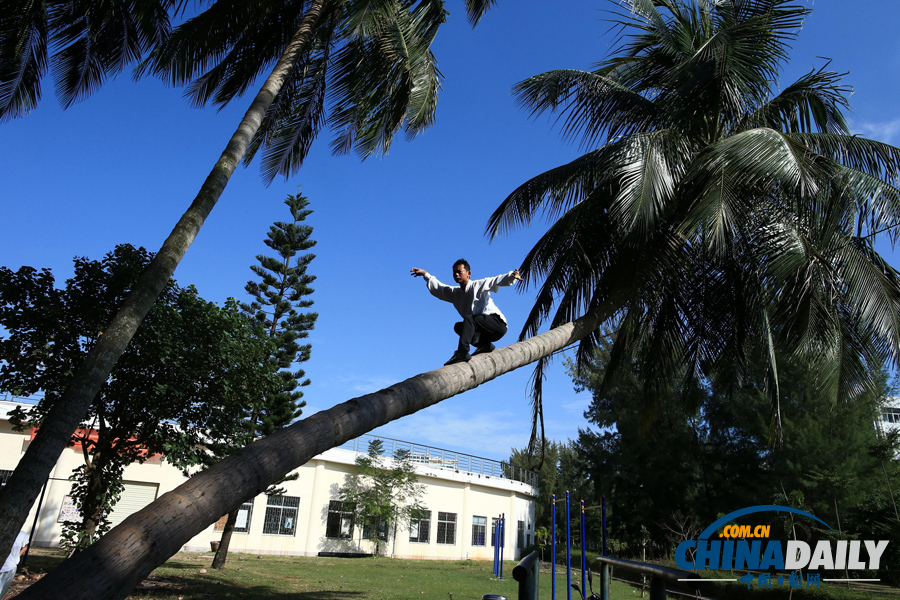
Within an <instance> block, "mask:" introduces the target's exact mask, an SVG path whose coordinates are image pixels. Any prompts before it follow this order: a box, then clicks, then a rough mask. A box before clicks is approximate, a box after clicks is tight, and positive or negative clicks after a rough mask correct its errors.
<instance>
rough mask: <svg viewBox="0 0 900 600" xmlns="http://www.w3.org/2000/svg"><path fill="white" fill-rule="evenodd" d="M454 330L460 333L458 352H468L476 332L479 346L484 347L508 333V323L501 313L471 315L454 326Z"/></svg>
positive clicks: (477, 345)
mask: <svg viewBox="0 0 900 600" xmlns="http://www.w3.org/2000/svg"><path fill="white" fill-rule="evenodd" d="M453 331H455V332H456V333H458V334H459V347H458V348H457V350H456V351H457V352H468V351H469V346H471V345H472V340H473V339H475V334H476V333H477V334H478V343H477V344H475V346H476V347H478V348H483V347H485V346H487V345H488V344H490V343H492V342H496V341H497V340H499V339H500V338H502V337H503V336H504V335H506V323H505V322H504V321H503V319H501V318H500V316H499V315H470V316H468V317H463V320H462V321H460V322H459V323H457V324H456V325H454V326H453Z"/></svg>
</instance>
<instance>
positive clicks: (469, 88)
mask: <svg viewBox="0 0 900 600" xmlns="http://www.w3.org/2000/svg"><path fill="white" fill-rule="evenodd" d="M611 6H612V4H610V3H609V2H606V1H604V0H575V1H561V2H555V3H547V2H542V1H538V0H499V2H498V6H497V7H496V8H495V9H494V10H492V11H491V12H489V13H488V15H487V16H486V17H485V19H484V21H483V22H482V24H481V25H480V26H479V27H478V28H477V29H475V30H471V29H470V28H469V27H468V25H467V24H466V20H465V15H464V11H463V2H462V0H451V1H449V2H448V7H449V8H450V11H451V15H450V18H449V21H448V23H447V24H446V25H445V26H444V27H443V28H442V30H441V32H440V34H439V38H438V41H437V44H436V47H435V53H436V55H437V57H438V60H439V65H440V68H441V71H442V72H443V73H444V75H445V77H446V78H445V80H444V85H443V91H442V93H441V96H440V101H439V104H438V119H437V124H436V125H435V126H434V127H433V128H432V129H431V130H429V131H427V132H426V133H425V134H423V135H421V136H419V138H417V139H416V140H414V141H413V142H406V141H404V140H403V139H402V137H401V138H399V139H398V140H396V142H395V144H394V146H393V148H392V149H391V152H390V154H389V156H388V157H387V158H385V159H370V160H368V161H366V162H365V163H360V162H359V160H358V159H357V158H355V157H354V156H343V157H332V156H331V155H330V153H329V148H328V142H329V137H328V135H327V134H326V135H324V136H322V137H321V138H320V139H319V140H318V142H317V143H316V145H315V147H314V149H313V151H312V154H311V155H310V157H309V159H308V161H307V163H306V165H305V166H304V167H303V169H302V170H301V172H300V173H299V174H298V175H297V176H295V177H294V178H293V179H292V180H291V181H289V182H284V181H281V180H279V181H276V182H275V183H273V184H272V185H271V186H269V187H265V186H264V185H263V184H262V183H261V180H260V177H259V175H258V165H257V164H254V165H252V166H251V167H250V168H249V169H243V168H241V169H239V170H238V172H237V173H236V174H235V176H234V177H233V179H232V181H231V183H230V184H229V186H228V188H227V190H226V192H225V194H224V195H223V196H222V199H221V200H220V202H219V205H218V206H217V207H216V209H215V210H214V211H213V213H212V215H211V217H210V218H209V220H208V221H207V223H206V225H205V226H204V228H203V230H202V231H201V233H200V235H199V237H198V239H197V241H196V242H195V243H194V245H193V247H192V248H191V249H190V251H189V252H188V254H187V257H186V258H185V260H184V262H183V263H182V264H181V266H180V267H179V268H178V270H177V271H176V274H175V277H176V279H177V280H178V282H179V283H180V284H182V285H187V284H194V285H196V286H197V287H198V289H199V290H200V293H201V295H202V296H203V297H205V298H207V299H209V300H215V301H222V300H224V299H225V298H227V297H229V296H234V297H238V298H240V299H244V292H243V286H244V284H245V283H246V281H247V280H248V279H250V278H251V273H250V270H249V265H250V264H251V263H253V262H254V256H255V255H256V254H259V253H261V252H265V251H266V250H267V249H266V247H265V246H264V245H263V242H262V240H263V238H264V236H265V234H266V232H267V230H268V227H269V225H270V224H271V223H272V222H273V221H275V220H281V219H285V218H286V216H287V211H286V207H285V206H284V205H283V200H284V198H285V197H286V195H287V194H291V193H296V192H297V189H298V186H302V192H303V193H304V194H305V195H306V196H308V197H309V199H310V202H311V208H312V209H313V210H314V211H315V212H314V213H313V215H311V217H310V218H309V219H308V223H309V224H310V225H312V226H313V227H314V228H315V234H314V237H315V239H316V240H318V246H317V247H316V249H315V252H316V254H317V258H316V259H315V261H313V263H312V265H311V267H310V272H311V273H312V274H314V275H316V276H317V277H318V280H317V281H316V284H315V288H316V292H315V295H314V296H313V298H314V300H315V302H316V305H315V308H316V310H318V312H319V321H318V325H317V327H316V330H315V331H314V332H313V333H312V335H311V338H310V341H311V342H312V344H313V353H312V359H311V360H310V361H309V362H308V363H306V364H305V365H304V368H305V369H306V371H307V374H308V375H309V377H310V378H311V379H312V385H311V386H309V387H308V388H306V390H305V394H306V398H305V399H306V400H307V402H308V407H307V409H306V414H310V413H312V412H314V411H316V410H320V409H323V408H327V407H329V406H332V405H334V404H336V403H338V402H342V401H344V400H347V399H349V398H352V397H355V396H358V395H360V394H362V393H366V392H369V391H374V390H377V389H380V388H382V387H385V386H387V385H390V384H391V383H394V382H397V381H400V380H402V379H405V378H407V377H410V376H412V375H415V374H417V373H420V372H423V371H427V370H430V369H434V368H437V367H439V366H441V365H442V364H443V362H444V361H445V360H446V359H447V358H449V356H450V354H451V353H452V351H453V349H454V348H455V345H456V340H455V336H454V334H453V331H452V325H453V323H454V321H455V320H456V314H455V311H454V310H453V308H452V306H450V305H449V304H446V303H443V302H439V301H438V300H436V299H434V298H432V297H431V296H430V295H429V294H428V293H427V291H426V290H425V286H424V284H423V282H422V280H421V279H413V278H411V277H410V276H409V269H410V267H414V266H415V267H420V268H424V269H427V270H429V271H430V272H432V273H435V274H436V275H438V276H439V277H441V278H442V279H443V280H444V281H446V282H450V281H451V277H450V267H451V264H452V263H453V261H454V260H455V259H457V258H459V257H464V258H466V259H468V260H469V262H470V263H471V264H472V269H473V277H476V278H477V277H483V276H489V275H496V274H498V273H500V272H504V271H507V270H510V269H512V268H514V267H516V266H518V265H519V264H520V261H521V259H522V257H523V256H524V255H525V253H526V252H527V250H528V249H529V248H530V247H531V244H532V243H533V242H534V241H535V240H536V239H537V237H538V235H539V234H540V230H541V228H540V227H538V228H535V229H533V230H529V231H522V232H518V233H515V234H513V235H511V236H509V237H506V238H503V239H500V240H497V241H495V242H494V243H488V241H487V240H486V238H485V237H484V235H483V231H484V226H485V223H486V221H487V218H488V216H489V215H490V213H491V212H492V211H493V210H494V208H496V206H497V205H498V204H499V203H500V202H501V201H502V200H503V198H505V197H506V195H507V194H508V193H509V192H511V191H512V190H513V189H514V188H515V187H516V186H517V185H519V184H520V183H522V182H523V181H525V180H526V179H528V178H529V177H531V176H533V175H535V174H537V173H539V172H541V171H543V170H546V169H548V168H551V167H554V166H557V165H559V164H562V163H563V162H565V161H567V160H570V159H571V158H573V157H575V156H577V155H578V154H579V153H580V152H579V149H578V148H575V147H572V146H569V145H566V144H564V143H562V142H561V141H560V140H559V138H558V136H557V135H556V131H555V130H553V129H552V127H551V123H550V122H549V120H548V119H546V118H541V119H537V120H534V119H530V118H529V116H528V115H527V114H526V113H525V112H523V111H521V110H520V109H518V108H517V107H516V105H515V103H514V101H513V99H512V96H511V94H510V88H511V86H512V85H513V84H515V83H516V82H518V81H520V80H522V79H524V78H526V77H528V76H530V75H534V74H537V73H540V72H543V71H546V70H549V69H554V68H582V69H588V68H590V67H591V66H592V65H593V64H594V63H596V62H598V61H599V60H601V59H603V58H604V57H605V56H606V54H607V52H608V51H609V50H610V44H611V42H612V37H611V36H610V35H609V25H608V23H606V22H605V21H604V19H605V18H607V17H608V13H606V12H605V11H606V10H607V9H609V8H610V7H611ZM811 6H812V7H813V8H814V9H815V10H814V12H813V14H812V15H811V16H810V17H809V18H808V19H807V22H806V24H805V25H804V27H803V30H802V31H801V33H800V38H799V40H798V41H797V42H796V43H795V44H794V52H793V60H792V62H791V64H790V67H789V68H788V70H787V71H786V73H785V77H784V82H785V83H787V82H789V81H790V80H792V79H794V78H796V77H797V76H798V75H799V74H801V73H803V72H806V71H808V70H810V69H813V68H818V67H820V66H822V65H823V64H824V62H825V61H824V59H823V58H822V57H827V58H830V59H832V63H831V65H832V68H834V69H835V70H838V71H841V72H848V73H849V74H848V76H847V77H846V80H845V81H846V82H847V83H848V84H850V85H852V86H853V88H854V94H853V96H852V97H851V103H852V108H853V113H852V114H851V115H850V117H851V120H852V123H853V127H854V129H855V131H856V132H857V133H859V134H861V135H865V136H869V137H875V138H878V139H881V140H883V141H886V142H890V143H893V144H900V115H898V112H897V110H896V108H895V106H896V98H897V97H898V92H900V77H898V71H900V69H898V67H900V38H898V36H897V34H896V24H897V23H898V22H900V19H898V16H900V4H897V3H894V2H874V3H866V4H865V5H862V4H858V3H852V2H837V1H828V2H825V1H821V2H818V3H815V4H811ZM49 84H50V79H49V78H48V79H47V80H46V81H45V88H44V100H43V102H42V103H41V106H40V107H39V109H38V110H36V111H34V113H32V114H31V115H29V116H27V117H25V118H23V119H18V120H15V121H11V122H6V123H2V124H0V140H2V146H0V220H2V224H3V226H2V230H0V231H2V234H0V264H3V265H4V266H7V267H10V268H13V269H16V268H18V267H20V266H22V265H31V266H34V267H36V268H41V267H50V268H52V269H53V271H54V273H55V274H56V277H57V281H58V282H60V283H61V282H62V281H63V280H64V279H65V278H66V277H68V276H70V275H71V272H72V258H73V257H74V256H76V255H77V256H88V257H91V258H100V257H102V255H103V254H105V253H106V252H108V251H110V250H111V249H112V248H113V247H114V246H115V245H116V244H119V243H124V242H128V243H132V244H135V245H143V246H145V247H147V248H148V249H150V250H153V251H155V250H156V249H158V248H159V246H160V245H161V243H162V241H163V239H164V238H165V236H166V235H167V234H168V233H169V231H170V229H171V227H172V226H173V225H174V223H175V221H176V220H177V219H178V217H179V216H180V214H181V213H182V212H183V211H184V210H185V208H186V207H187V206H188V204H189V203H190V201H191V200H192V199H193V197H194V195H195V194H196V192H197V190H198V189H199V186H200V184H201V183H202V181H203V179H204V178H205V177H206V175H207V173H208V172H209V169H210V167H211V166H212V164H213V163H214V161H215V160H216V159H217V158H218V156H219V153H220V152H221V150H222V148H223V147H224V145H225V143H226V141H227V139H228V138H229V136H230V135H231V133H232V131H233V130H234V127H235V126H236V124H237V122H238V120H239V118H240V115H241V114H242V113H243V111H244V110H245V108H246V106H247V105H248V103H249V101H248V100H247V99H244V100H241V101H238V102H236V103H235V104H234V105H233V106H231V107H229V108H228V109H226V110H224V111H221V112H218V113H217V112H216V111H215V110H214V109H212V108H206V109H192V108H190V107H189V105H188V104H187V102H186V101H185V100H183V99H182V97H181V92H180V90H178V89H173V88H166V87H165V86H163V85H162V84H161V83H159V82H157V81H155V80H149V79H148V80H144V81H141V82H138V83H135V82H132V81H131V80H130V77H129V76H128V74H127V73H126V74H124V75H122V76H120V77H119V78H118V79H117V80H115V81H113V82H111V83H109V84H108V85H106V86H105V87H104V88H102V89H101V90H100V91H99V92H98V93H96V94H94V95H93V96H92V97H91V98H89V99H88V100H87V101H85V102H83V103H80V104H78V105H75V106H73V107H72V108H70V109H69V110H67V111H65V112H63V111H62V110H61V109H60V108H59V106H58V103H57V102H56V99H55V97H54V94H53V90H52V89H51V86H50V85H49ZM886 251H887V252H888V253H889V254H891V255H892V253H891V251H890V249H889V248H886ZM892 256H893V255H892ZM892 261H893V264H895V265H897V264H900V262H898V260H897V259H896V258H892ZM532 299H533V292H532V291H531V290H529V291H526V292H525V293H522V294H519V293H517V292H516V291H515V289H513V288H505V289H502V290H501V291H500V292H499V293H498V294H497V295H496V296H495V301H496V302H497V304H498V305H499V306H500V308H501V310H503V312H504V313H505V314H506V316H507V318H508V320H509V321H510V324H511V328H510V333H509V334H507V337H506V338H504V340H503V343H511V342H512V341H514V339H515V336H516V335H517V333H518V331H519V328H520V327H521V324H522V322H523V320H524V318H525V316H526V314H527V311H528V309H529V308H530V305H531V301H532ZM529 375H530V369H528V368H526V369H521V370H520V371H519V372H516V373H512V374H509V375H506V376H504V377H502V378H500V379H499V380H496V381H493V382H490V383H488V384H486V385H484V386H482V387H481V388H479V389H477V390H473V391H471V392H468V393H467V394H463V395H462V396H458V397H456V398H451V399H449V400H446V401H444V402H443V403H441V404H440V405H438V406H435V407H432V408H430V409H427V410H425V411H422V412H420V413H418V414H416V415H413V416H410V417H407V418H405V419H402V420H400V421H398V422H395V423H392V424H390V425H388V426H386V427H384V428H382V429H381V430H380V431H379V432H380V433H381V434H382V435H386V436H390V437H396V438H400V439H406V440H411V441H415V442H418V443H423V444H431V445H435V446H440V447H445V448H449V449H453V450H457V451H461V452H467V453H471V454H476V455H480V456H488V457H492V458H498V459H501V458H505V457H507V456H508V455H509V450H510V448H511V447H523V446H524V445H525V444H526V443H527V441H528V433H529V428H530V423H529V415H530V410H529V404H528V400H527V382H528V377H529ZM588 403H589V398H588V396H587V395H585V394H576V393H575V392H574V391H573V390H572V386H571V383H570V381H569V379H568V378H567V377H566V375H565V372H564V370H563V368H562V366H561V361H559V360H557V361H556V364H555V366H554V368H553V369H552V370H551V372H550V376H549V380H548V382H547V385H546V393H545V413H546V414H545V417H546V426H547V434H548V436H549V437H551V438H554V439H559V440H565V439H567V438H574V437H576V436H577V431H578V428H579V427H584V426H585V425H586V422H585V421H584V419H583V417H582V412H583V411H584V409H585V408H586V407H587V405H588Z"/></svg>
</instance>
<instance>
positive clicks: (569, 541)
mask: <svg viewBox="0 0 900 600" xmlns="http://www.w3.org/2000/svg"><path fill="white" fill-rule="evenodd" d="M566 592H567V593H568V596H566V597H567V598H568V599H569V600H572V517H571V515H569V490H566Z"/></svg>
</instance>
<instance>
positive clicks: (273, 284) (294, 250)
mask: <svg viewBox="0 0 900 600" xmlns="http://www.w3.org/2000/svg"><path fill="white" fill-rule="evenodd" d="M284 203H285V204H287V206H288V208H289V209H290V211H291V218H292V220H291V221H289V222H285V221H276V222H275V224H274V225H272V226H271V227H270V228H269V234H268V237H267V239H266V240H265V243H266V246H268V247H269V248H271V249H272V250H274V251H275V252H276V253H277V257H272V256H265V255H262V254H260V255H258V256H257V257H256V260H257V261H259V264H256V265H252V266H251V267H250V269H251V270H252V271H253V272H254V273H255V274H256V275H257V276H258V277H259V281H250V282H248V283H247V285H246V287H245V288H244V289H246V290H247V293H248V294H250V295H251V296H252V297H253V298H254V300H253V301H252V302H251V303H250V304H242V305H241V308H242V309H243V310H244V312H246V313H247V314H248V315H251V316H252V317H253V318H255V319H257V320H258V321H260V322H261V323H263V324H264V325H265V327H266V330H267V331H268V332H269V336H270V337H271V338H272V339H275V340H277V342H278V351H277V353H276V354H275V356H274V357H273V358H274V359H275V360H276V361H277V362H278V366H279V367H280V368H281V369H282V371H281V377H282V379H283V381H284V385H283V387H282V390H281V392H280V393H278V394H276V395H274V396H273V397H271V398H268V399H267V402H266V404H265V410H264V411H261V412H260V413H259V415H257V419H256V420H255V422H252V423H251V425H252V426H254V429H253V434H254V435H268V434H269V433H271V432H272V431H274V430H275V429H279V428H281V427H284V426H285V425H287V424H288V423H290V422H291V421H293V420H294V419H296V418H297V417H299V416H300V413H301V409H302V408H303V406H305V405H306V402H305V401H303V400H302V398H303V392H302V391H300V390H299V389H298V388H299V387H303V386H306V385H309V379H304V378H305V377H306V373H305V372H304V371H303V369H297V370H295V371H293V370H291V368H292V366H293V365H294V364H296V363H302V362H306V361H307V360H309V355H310V350H311V346H310V344H301V343H300V340H303V339H305V338H306V337H308V336H309V332H310V331H311V330H312V329H313V328H314V327H315V324H316V319H317V318H318V316H319V315H318V314H317V313H314V312H303V311H304V310H305V309H308V308H309V307H311V306H312V304H313V301H312V300H310V299H308V296H309V295H311V294H312V293H313V289H312V288H311V287H309V286H310V285H311V284H312V282H313V281H315V279H316V278H315V276H313V275H310V274H308V273H307V272H306V268H307V267H308V266H309V263H310V262H312V260H313V259H314V258H315V257H316V255H315V254H310V253H305V254H301V253H304V252H306V251H307V250H309V249H311V248H312V247H313V246H315V245H316V242H315V240H311V239H310V236H311V235H312V232H313V228H312V227H311V226H309V225H304V224H303V222H304V221H305V220H306V217H307V216H309V215H310V214H312V211H311V210H308V209H307V208H306V207H307V206H308V205H309V201H308V200H307V198H306V197H305V196H301V195H300V194H299V193H298V194H297V195H296V196H293V195H289V196H288V197H287V199H286V200H285V201H284Z"/></svg>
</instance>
